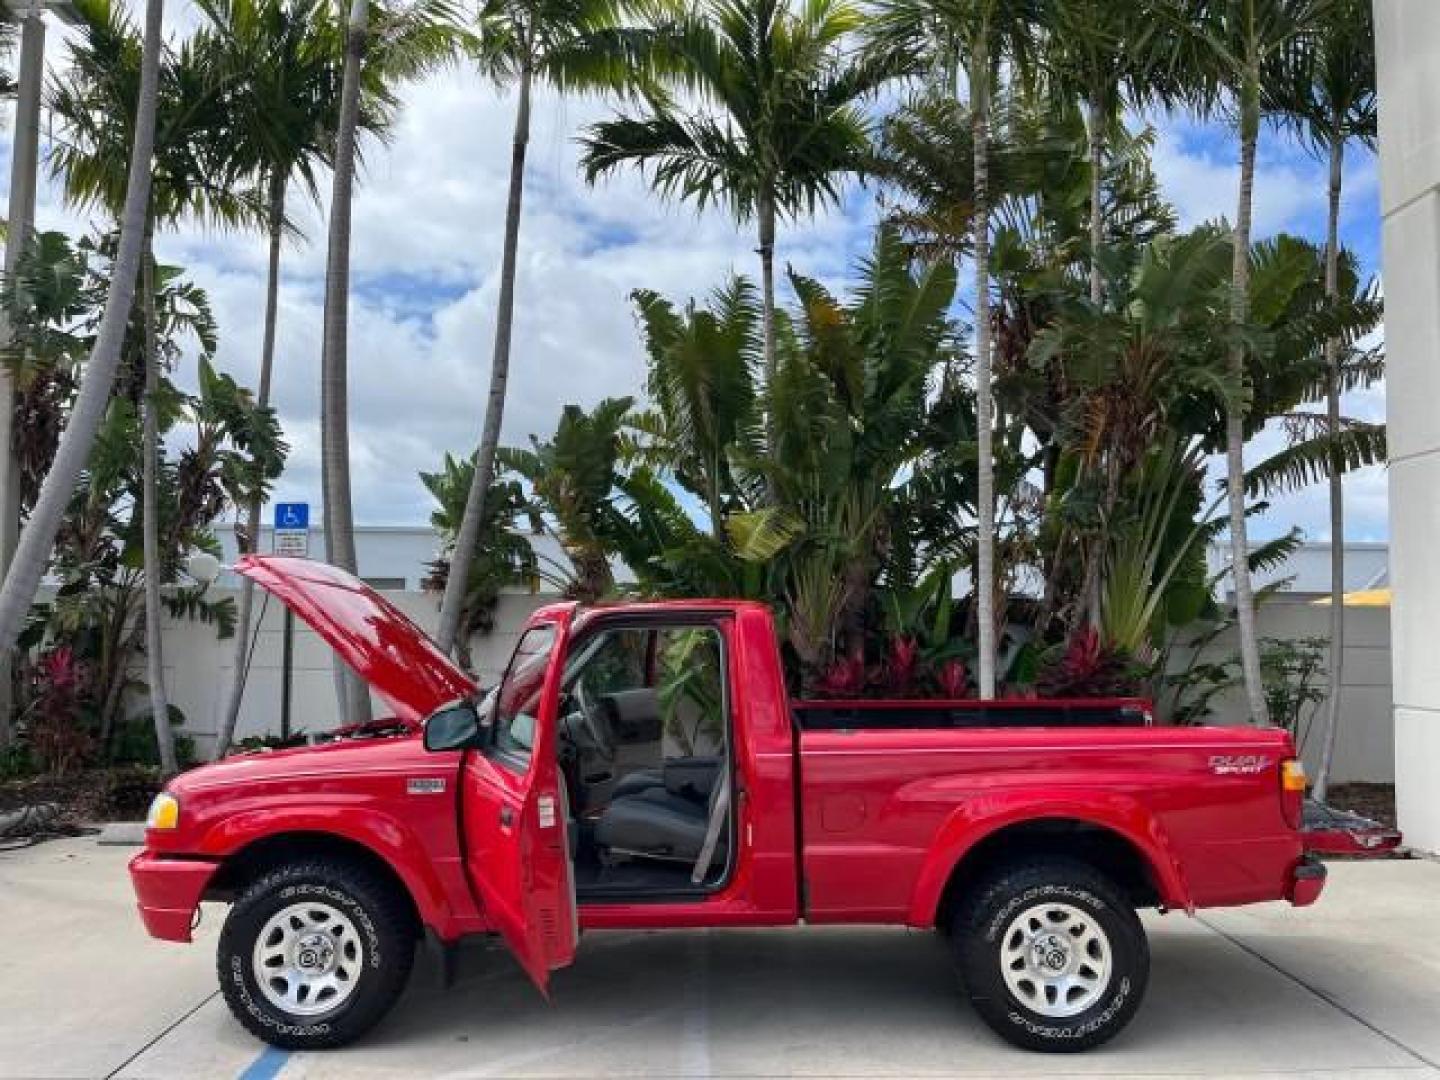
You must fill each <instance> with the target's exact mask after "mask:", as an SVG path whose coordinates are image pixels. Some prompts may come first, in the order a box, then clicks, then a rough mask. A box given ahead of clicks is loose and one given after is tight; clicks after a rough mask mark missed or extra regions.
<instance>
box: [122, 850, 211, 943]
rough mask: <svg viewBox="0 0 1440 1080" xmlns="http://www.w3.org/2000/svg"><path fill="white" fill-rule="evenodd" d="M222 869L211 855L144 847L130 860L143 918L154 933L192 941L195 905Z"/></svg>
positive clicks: (132, 881) (169, 938) (146, 925)
mask: <svg viewBox="0 0 1440 1080" xmlns="http://www.w3.org/2000/svg"><path fill="white" fill-rule="evenodd" d="M218 869H220V864H219V863H218V862H211V861H210V860H208V859H177V858H173V857H172V858H168V859H167V858H165V857H163V856H159V855H154V854H152V853H151V852H149V851H142V852H141V853H140V854H139V855H136V856H135V858H133V859H131V860H130V883H131V884H132V885H133V886H134V887H135V899H136V901H137V903H136V906H137V907H138V908H139V909H140V919H141V921H142V922H144V923H145V929H146V930H147V931H149V933H150V936H151V937H157V938H160V939H162V940H164V941H189V940H190V928H191V926H193V925H194V922H195V909H196V908H198V907H199V906H200V897H201V896H202V895H203V894H204V892H205V886H206V885H207V884H209V882H210V879H211V878H212V877H213V876H214V875H215V871H216V870H218Z"/></svg>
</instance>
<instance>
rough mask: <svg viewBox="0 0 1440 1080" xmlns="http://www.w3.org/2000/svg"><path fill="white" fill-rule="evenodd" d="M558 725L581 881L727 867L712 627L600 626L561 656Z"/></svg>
mask: <svg viewBox="0 0 1440 1080" xmlns="http://www.w3.org/2000/svg"><path fill="white" fill-rule="evenodd" d="M558 734H559V740H560V745H559V751H560V767H561V770H562V772H563V773H564V774H565V776H566V781H567V786H568V787H569V790H570V792H571V803H572V809H573V811H574V817H575V819H576V821H577V824H578V828H579V836H578V844H577V855H576V874H577V880H578V882H579V886H580V889H581V892H582V893H584V894H586V895H599V894H601V893H616V894H620V895H627V894H636V893H648V892H669V893H674V892H678V891H685V890H692V889H696V888H703V889H709V888H713V887H715V886H716V885H718V884H719V883H720V882H721V881H722V880H723V879H724V877H725V876H726V868H727V864H728V861H729V852H730V849H731V847H732V845H731V843H730V833H731V829H730V818H731V815H730V789H731V760H730V759H731V752H730V746H729V722H728V710H727V701H726V680H725V651H724V642H723V638H722V636H721V633H720V629H719V628H718V627H716V626H713V625H693V624H692V625H671V626H665V625H656V624H654V623H649V624H645V625H631V626H617V627H612V628H608V629H604V630H601V631H599V632H598V633H597V634H596V635H595V636H593V637H591V638H590V639H588V641H586V642H584V643H583V644H581V645H580V646H579V647H578V649H577V650H576V651H575V652H574V654H573V660H572V661H571V662H570V663H569V664H567V670H566V673H565V681H564V689H563V692H562V697H561V716H560V720H559V731H558Z"/></svg>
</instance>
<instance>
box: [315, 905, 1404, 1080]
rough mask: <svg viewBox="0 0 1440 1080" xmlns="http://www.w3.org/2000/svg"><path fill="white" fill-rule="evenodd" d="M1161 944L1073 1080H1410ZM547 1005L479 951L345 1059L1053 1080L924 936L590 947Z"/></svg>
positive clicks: (1275, 981)
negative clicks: (1298, 1079)
mask: <svg viewBox="0 0 1440 1080" xmlns="http://www.w3.org/2000/svg"><path fill="white" fill-rule="evenodd" d="M1151 940H1152V953H1153V964H1152V976H1151V982H1150V987H1149V992H1148V994H1147V998H1146V1003H1145V1005H1144V1006H1143V1007H1142V1009H1141V1011H1140V1013H1139V1015H1138V1016H1137V1017H1136V1019H1135V1021H1134V1022H1133V1023H1132V1024H1131V1025H1130V1027H1129V1028H1127V1029H1126V1030H1125V1031H1124V1032H1122V1033H1121V1035H1120V1036H1119V1037H1117V1038H1116V1039H1115V1040H1114V1041H1113V1042H1111V1043H1110V1044H1108V1045H1107V1046H1106V1047H1104V1048H1103V1049H1100V1050H1097V1051H1093V1052H1091V1053H1089V1054H1085V1055H1081V1056H1080V1057H1076V1058H1067V1059H1066V1065H1065V1071H1066V1072H1067V1073H1080V1074H1085V1073H1100V1072H1109V1071H1115V1070H1116V1069H1122V1070H1123V1071H1125V1072H1127V1073H1148V1072H1157V1073H1158V1072H1173V1069H1174V1064H1175V1062H1176V1061H1185V1060H1190V1061H1203V1062H1204V1063H1205V1065H1206V1067H1207V1068H1213V1069H1218V1070H1220V1071H1221V1072H1231V1073H1233V1072H1261V1071H1270V1070H1277V1071H1285V1070H1293V1069H1296V1068H1307V1067H1309V1068H1317V1069H1325V1068H1364V1067H1375V1066H1404V1065H1407V1064H1413V1062H1410V1061H1406V1060H1405V1059H1404V1056H1403V1055H1402V1054H1400V1053H1399V1052H1398V1051H1397V1050H1396V1049H1395V1048H1394V1047H1393V1046H1391V1045H1389V1044H1387V1043H1385V1041H1384V1040H1383V1039H1382V1038H1380V1037H1379V1036H1377V1035H1375V1034H1374V1033H1373V1032H1371V1031H1368V1030H1366V1029H1365V1028H1364V1027H1363V1026H1361V1025H1359V1024H1357V1023H1355V1022H1354V1021H1353V1020H1351V1019H1349V1018H1348V1017H1345V1016H1344V1015H1343V1014H1341V1013H1338V1012H1337V1011H1336V1010H1334V1009H1333V1008H1332V1007H1330V1006H1329V1005H1327V1004H1325V1003H1324V1002H1323V1001H1320V1000H1319V999H1317V998H1316V997H1315V996H1314V995H1312V994H1310V993H1309V992H1308V991H1306V990H1305V989H1304V988H1303V987H1301V986H1299V985H1297V984H1296V983H1294V982H1293V981H1291V980H1289V979H1287V978H1286V977H1285V976H1284V975H1282V974H1280V973H1279V972H1276V971H1274V970H1273V969H1271V968H1269V967H1267V966H1266V965H1265V964H1263V963H1261V962H1259V961H1257V960H1256V959H1255V958H1254V957H1251V956H1249V955H1248V954H1246V953H1245V952H1243V951H1242V950H1239V949H1237V948H1235V947H1234V946H1233V945H1232V944H1231V943H1229V942H1227V941H1226V940H1225V939H1224V938H1222V937H1220V936H1219V935H1217V934H1215V933H1213V932H1211V931H1209V930H1208V929H1206V928H1205V927H1203V926H1201V925H1200V924H1198V923H1195V922H1191V921H1190V920H1188V919H1184V918H1183V917H1180V916H1171V917H1167V918H1165V919H1162V920H1154V921H1152V925H1151ZM551 990H552V992H551V996H550V999H549V1000H548V1001H547V1000H546V999H545V998H543V997H542V996H541V995H540V994H539V993H537V992H536V991H535V989H534V987H532V986H531V985H530V984H529V982H528V981H527V980H526V978H525V976H524V974H523V973H522V972H521V971H520V969H519V968H518V966H517V965H516V964H515V963H514V962H513V960H512V959H511V958H510V956H509V954H508V953H506V952H505V951H504V949H503V948H500V947H498V946H493V945H490V946H487V945H485V944H483V943H478V942H477V943H472V944H468V945H467V946H466V947H465V948H464V949H463V955H462V957H461V961H460V966H459V978H458V980H457V981H456V983H455V985H454V986H453V988H452V989H450V990H449V991H448V992H447V991H444V990H442V989H441V987H440V978H439V969H438V965H437V964H436V963H435V961H434V960H433V958H430V957H425V958H424V959H423V960H422V962H421V963H419V964H418V965H417V969H416V972H415V978H414V980H413V981H412V988H411V990H410V991H409V992H407V994H406V995H405V997H404V998H403V999H402V1001H401V1002H400V1005H399V1007H398V1008H397V1009H396V1012H395V1014H394V1016H393V1017H392V1018H391V1019H390V1020H388V1021H387V1022H386V1023H385V1024H383V1025H382V1026H381V1027H380V1028H379V1029H378V1030H377V1031H376V1032H375V1033H374V1034H373V1035H371V1036H369V1037H368V1038H366V1039H365V1040H363V1041H362V1043H361V1044H360V1045H359V1046H357V1047H355V1048H354V1049H353V1050H348V1051H342V1052H340V1054H339V1055H337V1057H340V1058H348V1057H349V1056H350V1055H351V1054H355V1055H357V1059H356V1061H355V1062H354V1063H355V1064H360V1063H362V1062H363V1063H364V1064H366V1065H376V1066H379V1065H381V1064H382V1063H383V1062H385V1061H386V1060H387V1059H392V1058H398V1057H404V1056H408V1057H409V1058H410V1060H412V1061H413V1060H414V1055H415V1054H416V1053H417V1052H418V1053H420V1054H421V1055H422V1057H423V1060H424V1062H425V1071H426V1072H427V1073H433V1072H440V1073H443V1072H447V1071H448V1072H452V1073H453V1074H455V1075H464V1076H491V1075H494V1076H512V1075H521V1076H523V1075H534V1076H598V1075H608V1076H647V1077H648V1076H657V1077H658V1076H705V1075H731V1076H755V1075H795V1076H857V1077H871V1076H893V1075H909V1076H930V1075H955V1074H957V1073H968V1074H975V1073H985V1072H987V1071H996V1070H1003V1071H1005V1072H1007V1073H1012V1074H1016V1073H1023V1074H1030V1075H1054V1074H1055V1071H1056V1070H1055V1068H1054V1062H1055V1059H1053V1058H1049V1057H1047V1056H1044V1055H1035V1054H1028V1053H1025V1052H1023V1051H1019V1050H1015V1049H1013V1048H1012V1047H1010V1046H1008V1045H1007V1044H1005V1043H1004V1042H1002V1041H1001V1040H1000V1039H999V1038H998V1037H996V1036H995V1035H994V1034H993V1033H992V1032H991V1031H990V1030H989V1029H988V1028H987V1027H985V1026H984V1024H983V1023H982V1022H981V1021H980V1019H979V1018H978V1017H977V1016H976V1015H975V1013H974V1012H973V1011H972V1010H971V1009H970V1007H969V1005H968V1003H967V1002H966V1000H965V995H964V993H963V991H962V989H961V988H960V986H959V983H958V981H957V979H956V978H955V975H954V972H953V969H952V967H951V963H950V957H949V951H948V945H947V943H946V942H945V941H944V940H943V939H941V938H939V937H938V936H937V935H935V934H932V933H928V932H918V931H905V930H901V929H894V928H869V927H844V928H841V927H832V928H801V929H781V930H725V931H702V930H694V931H679V930H671V931H656V932H623V933H621V932H609V933H595V934H587V935H586V937H585V939H584V941H583V942H582V944H581V950H580V955H579V957H578V960H577V963H576V965H575V966H574V967H573V968H571V969H568V970H566V971H563V972H559V973H557V975H556V977H555V980H554V982H553V983H552V987H551ZM362 1055H363V1056H362ZM328 1056H329V1055H327V1057H328ZM336 1064H337V1065H338V1064H340V1062H338V1061H337V1062H336Z"/></svg>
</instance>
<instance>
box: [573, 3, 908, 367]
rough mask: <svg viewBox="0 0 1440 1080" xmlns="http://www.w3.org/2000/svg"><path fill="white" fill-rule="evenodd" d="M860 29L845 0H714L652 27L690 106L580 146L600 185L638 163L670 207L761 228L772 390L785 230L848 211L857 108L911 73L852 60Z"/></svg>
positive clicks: (677, 104)
mask: <svg viewBox="0 0 1440 1080" xmlns="http://www.w3.org/2000/svg"><path fill="white" fill-rule="evenodd" d="M863 23H864V15H863V14H862V12H861V11H860V9H859V8H858V7H855V6H854V5H852V4H850V3H848V2H847V0H813V2H811V3H807V4H805V5H803V6H796V5H791V4H788V3H785V2H784V0H704V2H703V3H701V4H697V5H695V6H694V7H693V8H691V9H689V10H686V11H684V12H682V13H681V14H678V15H676V16H675V17H674V18H673V19H668V20H663V21H662V22H661V23H660V24H659V25H658V26H657V27H656V38H655V44H654V49H655V52H656V54H657V55H658V56H660V57H663V58H664V61H663V65H662V66H663V71H662V73H661V74H662V77H664V78H666V79H667V80H668V82H669V84H670V85H671V86H672V87H673V88H674V89H676V90H678V91H680V92H681V93H682V97H681V98H678V99H677V98H676V97H673V96H671V95H670V94H668V93H665V92H662V91H660V90H647V92H645V93H644V94H643V98H644V101H645V103H646V109H645V112H644V113H643V114H639V115H622V116H619V117H616V118H615V119H611V120H606V121H603V122H601V123H598V124H594V125H592V126H591V127H590V128H589V129H588V131H587V132H586V134H585V136H584V137H583V138H582V139H581V140H580V141H581V145H582V146H583V147H584V153H583V155H582V159H581V167H582V168H583V169H584V171H585V178H586V180H588V181H590V182H592V183H593V182H594V181H595V180H597V179H598V178H600V177H601V176H604V175H606V174H609V173H613V172H615V171H617V170H619V169H620V168H622V167H624V166H627V165H629V166H634V167H635V168H637V169H639V170H640V171H641V172H642V173H646V174H648V176H649V179H650V182H651V184H652V185H653V186H654V187H655V188H656V189H657V190H658V191H659V192H660V193H661V194H662V195H663V196H665V197H667V198H678V199H682V200H686V201H692V202H694V203H695V205H696V207H697V208H699V209H704V208H705V207H706V206H708V205H711V204H715V205H718V206H722V207H725V208H727V209H728V210H729V211H730V212H731V213H732V214H733V215H734V216H735V219H736V220H737V221H738V222H741V223H746V222H752V221H753V222H754V223H755V227H756V233H757V239H758V241H759V254H760V272H761V310H762V313H763V343H764V349H763V353H764V364H765V377H766V379H767V380H768V379H770V378H773V376H774V374H775V365H776V360H775V229H776V226H777V223H778V221H779V219H781V218H798V217H799V216H801V215H802V214H810V213H814V212H815V210H816V209H817V208H819V207H821V206H824V205H826V204H830V203H834V202H837V201H838V200H839V198H840V178H841V177H843V176H844V175H846V174H847V173H854V172H858V171H860V170H861V168H862V167H863V165H864V161H865V156H866V152H867V149H868V145H869V124H868V122H867V120H866V117H865V115H864V113H863V112H862V110H861V105H862V104H863V102H865V101H866V100H867V99H868V98H870V97H872V96H873V95H874V94H875V93H876V92H877V91H878V90H879V89H880V87H881V86H882V85H884V84H885V83H886V82H887V81H889V80H890V79H891V78H893V77H894V76H896V75H897V74H899V73H901V72H903V71H905V70H907V69H908V68H909V67H910V66H911V65H910V62H909V60H908V58H905V56H904V54H902V53H898V52H897V53H888V54H883V55H876V56H855V55H853V54H850V53H847V52H846V51H845V43H846V39H847V37H848V36H849V35H852V34H854V33H856V32H857V31H858V30H859V29H860V28H861V26H862V25H863ZM691 101H694V102H696V105H695V106H694V107H693V108H692V107H690V105H689V103H690V102H691Z"/></svg>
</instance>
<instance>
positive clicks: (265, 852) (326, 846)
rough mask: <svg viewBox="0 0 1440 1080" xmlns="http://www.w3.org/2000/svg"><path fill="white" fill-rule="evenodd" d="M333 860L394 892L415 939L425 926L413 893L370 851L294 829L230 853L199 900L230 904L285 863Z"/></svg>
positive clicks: (345, 838)
mask: <svg viewBox="0 0 1440 1080" xmlns="http://www.w3.org/2000/svg"><path fill="white" fill-rule="evenodd" d="M314 859H336V860H339V861H344V862H348V863H351V864H358V865H361V866H364V867H365V868H366V869H367V870H369V871H371V872H372V873H374V874H375V875H376V876H377V877H379V878H380V879H381V880H383V881H385V882H386V883H388V884H389V885H390V886H391V888H393V889H394V891H395V894H396V895H397V896H399V897H401V898H402V899H403V901H404V903H405V907H406V910H407V912H408V914H409V917H410V921H411V924H412V926H413V927H414V929H415V933H416V935H417V936H419V935H421V934H422V933H423V931H424V927H425V925H426V923H427V919H426V918H425V915H424V913H423V912H422V911H421V908H420V905H419V903H418V902H417V900H416V897H415V892H414V890H413V889H412V888H411V886H410V884H409V883H408V882H407V881H406V880H405V879H404V877H403V876H402V875H401V874H400V872H399V871H398V870H396V868H395V867H394V865H393V864H392V863H390V862H389V861H388V860H387V859H386V858H385V857H384V856H382V855H381V854H380V853H379V852H377V851H376V850H375V849H374V848H372V847H370V846H368V845H366V844H364V843H362V842H360V841H359V840H355V839H352V838H351V837H348V836H342V835H340V834H339V833H333V832H324V831H320V830H303V829H297V830H293V831H288V832H281V833H271V834H269V835H266V836H261V837H257V838H256V839H254V840H251V841H250V842H248V843H246V844H244V845H242V846H241V847H238V848H236V849H235V850H234V851H232V852H230V853H229V854H228V855H227V856H226V857H225V858H224V860H223V861H222V862H221V864H220V868H219V870H217V871H216V872H215V875H214V876H213V877H212V878H211V879H210V881H209V883H208V884H207V885H206V888H205V894H204V896H203V897H202V899H205V900H220V901H226V902H229V901H233V900H234V898H235V897H236V896H238V895H239V894H240V893H241V892H242V891H243V890H244V889H245V888H246V886H248V885H249V884H250V883H251V882H253V881H255V880H257V879H258V878H260V877H261V876H262V875H264V874H265V873H267V872H269V871H270V870H273V869H275V868H276V867H279V866H283V865H285V864H286V863H292V862H298V861H302V860H314Z"/></svg>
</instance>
